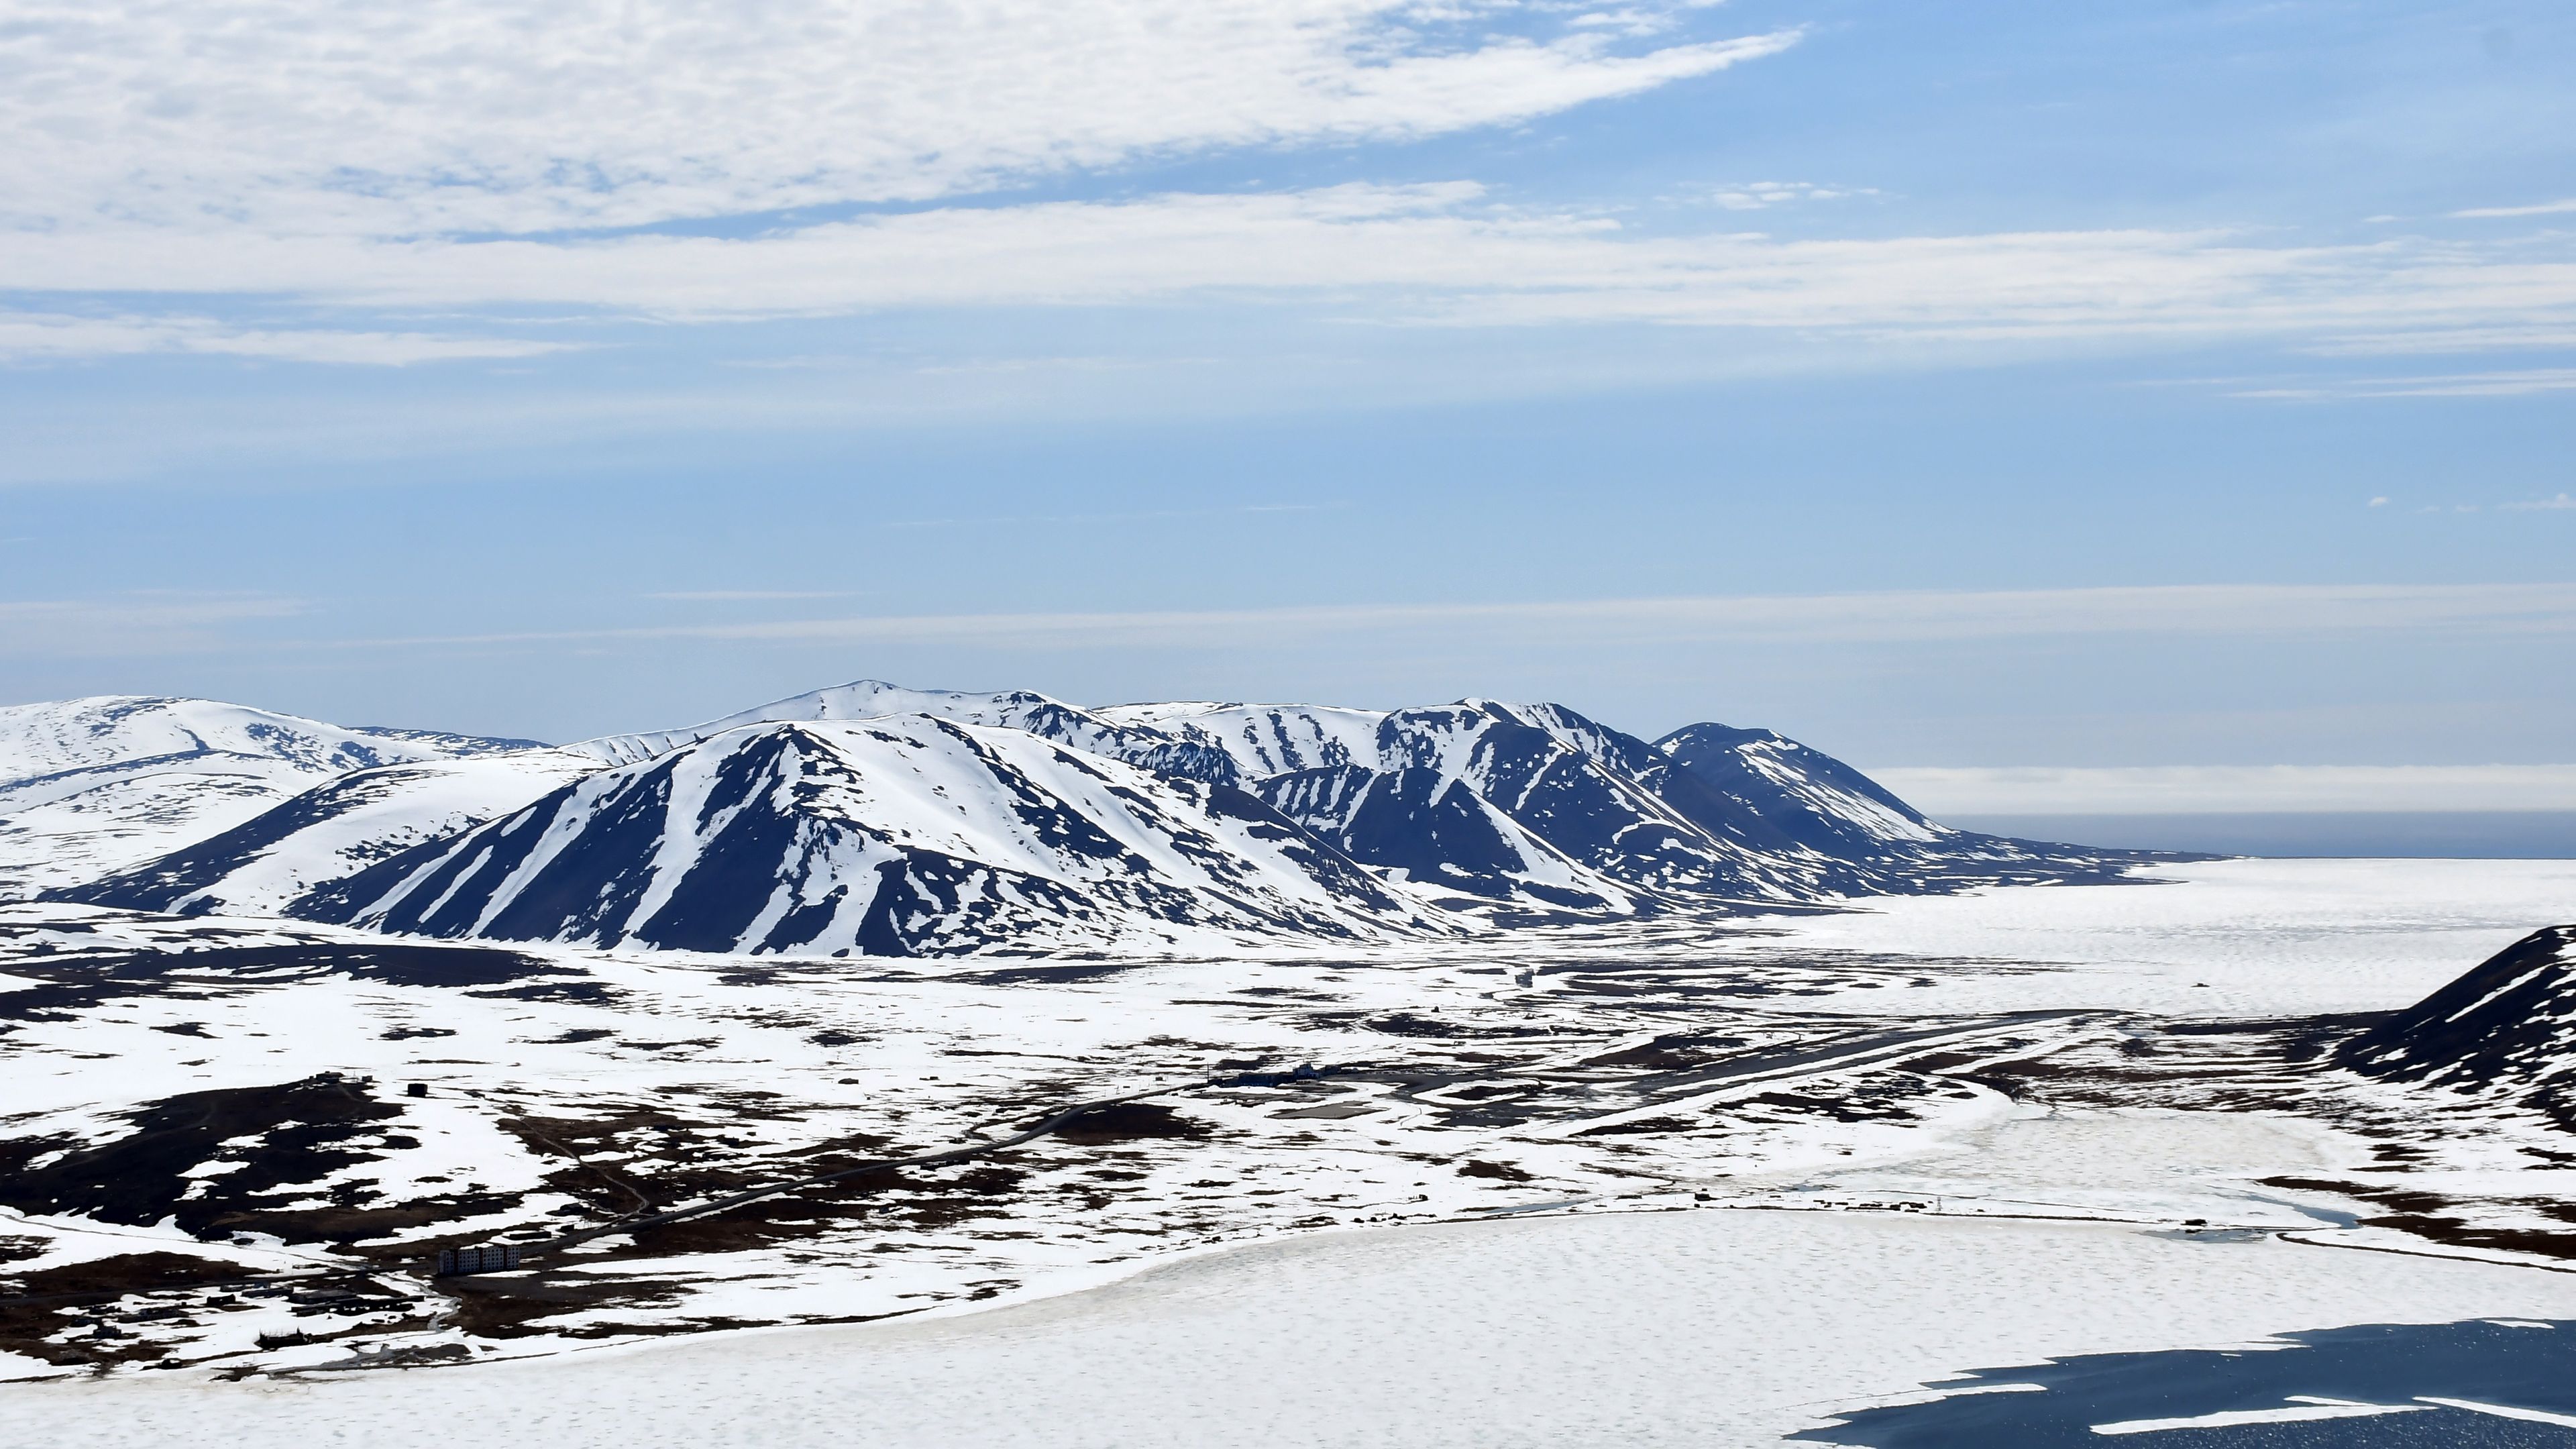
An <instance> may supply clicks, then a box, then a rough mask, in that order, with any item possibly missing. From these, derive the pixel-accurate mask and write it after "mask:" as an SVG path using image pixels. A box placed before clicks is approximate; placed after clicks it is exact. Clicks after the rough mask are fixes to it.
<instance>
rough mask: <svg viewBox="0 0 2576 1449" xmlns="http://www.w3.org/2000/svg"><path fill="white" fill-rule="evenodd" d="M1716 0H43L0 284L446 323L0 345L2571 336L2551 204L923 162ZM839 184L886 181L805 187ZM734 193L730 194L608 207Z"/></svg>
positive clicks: (1778, 45)
mask: <svg viewBox="0 0 2576 1449" xmlns="http://www.w3.org/2000/svg"><path fill="white" fill-rule="evenodd" d="M1718 14H1720V12H1718V11H1717V10H1715V9H1713V8H1712V7H1711V6H1709V5H1707V4H1706V3H1704V0H1665V3H1639V4H1631V5H1626V6H1622V7H1619V8H1617V9H1615V10H1604V11H1586V10H1582V9H1581V8H1580V7H1565V6H1559V5H1555V4H1552V3H1538V0H1060V3H1056V4H1050V5H1020V4H977V5H955V4H948V3H941V0H872V3H866V4H849V3H842V0H775V3H769V4H763V5H760V6H755V7H750V8H747V9H746V8H743V7H733V8H731V9H724V10H710V9H707V8H705V7H702V6H696V5H688V4H683V3H680V0H540V3H538V4H534V5H517V6H502V5H499V4H497V3H494V0H421V3H418V4H413V5H405V6H397V7H382V6H377V7H359V6H350V5H323V6H318V7H317V6H313V5H306V4H296V3H292V0H241V3H239V4H236V5H233V6H229V7H227V9H226V12H225V19H224V22H223V23H222V24H220V25H217V24H214V23H211V22H210V20H209V18H208V15H207V12H206V10H205V8H204V7H203V6H202V5H201V4H199V3H197V0H123V3H116V0H108V3H103V4H99V5H84V6H78V7H73V6H67V5H59V4H48V5H37V6H34V7H32V8H22V10H21V11H20V12H18V13H16V15H15V17H14V23H13V26H12V29H11V35H10V43H9V44H8V45H7V46H5V47H0V131H5V134H8V135H9V136H11V137H12V139H13V144H12V145H11V146H10V147H8V148H6V150H5V151H0V276H6V277H7V278H9V279H10V284H11V287H12V289H13V290H14V291H16V292H17V293H18V294H20V295H21V296H26V295H33V294H46V293H53V294H73V295H79V294H90V295H114V296H116V297H118V298H120V299H122V300H121V301H120V303H119V305H120V306H131V305H133V303H132V300H131V299H134V298H136V297H138V296H151V295H156V294H157V295H161V296H173V297H176V296H186V297H187V298H188V299H189V302H188V305H190V306H194V307H199V308H200V309H202V308H203V305H204V299H206V298H210V297H213V298H222V297H227V296H230V297H257V298H262V299H272V300H274V299H284V300H287V301H289V302H292V303H294V304H297V305H299V306H302V307H305V308H308V309H323V310H325V311H326V322H327V309H342V310H343V311H346V312H349V313H353V314H371V313H380V312H382V311H385V310H388V309H390V310H394V311H398V312H421V311H428V312H435V313H437V314H439V315H441V316H442V317H443V318H444V319H447V320H445V321H443V323H442V326H444V327H445V328H446V331H444V332H442V333H439V334H434V335H433V334H429V333H423V332H419V331H415V330H411V329H408V328H403V327H387V326H384V325H382V324H381V323H379V322H377V321H375V320H373V318H372V317H361V318H360V319H359V320H355V321H352V322H351V323H350V324H349V325H346V326H337V327H335V326H331V325H324V324H316V325H312V326H303V327H266V328H260V327H246V326H238V325H232V324H226V323H220V322H216V321H212V320H209V319H207V318H205V317H203V316H184V317H182V316H173V317H151V316H120V317H116V318H111V319H106V320H90V321H82V320H79V319H76V318H64V317H41V316H35V315H32V314H17V315H10V316H5V317H0V355H6V356H15V357H19V358H37V359H42V358H49V357H65V356H80V355H93V356H105V355H125V354H133V353H145V352H173V353H189V352H196V353H209V354H224V355H234V356H243V357H256V358H274V359H281V360H296V361H310V362H341V363H414V362H436V361H462V360H473V359H504V358H513V357H527V356H532V355H535V354H537V353H541V352H545V351H550V350H558V349H560V348H561V347H562V346H564V345H565V344H564V343H562V342H561V341H560V338H561V336H563V335H564V334H563V332H562V324H561V323H560V322H557V323H553V324H537V323H530V322H527V321H524V320H519V319H523V318H524V317H525V316H526V314H527V312H528V311H529V309H573V310H574V311H575V312H576V313H577V314H579V315H582V316H584V317H586V318H588V319H590V320H598V319H601V318H606V319H610V320H614V319H621V318H632V319H649V320H652V321H654V322H672V321H698V322H739V321H744V320H755V319H772V318H799V317H821V316H847V315H855V314H864V313H873V312H884V311H889V310H896V309H908V308H1014V307H1018V308H1027V307H1115V306H1121V305H1131V304H1137V303H1154V302H1164V301H1170V300H1175V299H1188V300H1193V301H1211V300H1214V301H1233V302H1239V303H1243V304H1248V305H1268V306H1282V305H1285V306H1294V307H1303V308H1307V309H1311V310H1320V311H1322V312H1324V313H1325V314H1326V315H1332V314H1333V313H1334V312H1335V309H1344V310H1347V311H1348V312H1350V313H1352V314H1356V315H1363V316H1365V317H1366V318H1368V319H1369V320H1370V321H1372V322H1378V323H1392V324H1399V325H1400V324H1413V325H1417V326H1422V325H1439V326H1495V325H1509V326H1525V327H1526V326H1564V325H1581V324H1603V323H1628V324H1654V325H1687V326H1698V327H1714V328H1751V329H1770V330H1772V331H1774V332H1780V333H1789V332H1795V333H1801V334H1815V335H1821V336H1826V337H1832V336H1837V335H1839V336H1844V337H1849V338H1854V339H1858V340H1860V341H1863V342H1876V341H1879V340H1882V339H1887V338H1904V339H1931V340H1938V341H1943V342H1948V343H1964V344H1969V345H1979V344H1993V343H2008V344H2031V343H2037V344H2042V345H2048V344H2063V343H2067V342H2070V341H2075V342H2082V341H2089V340H2094V339H2100V338H2104V337H2126V338H2131V339H2146V340H2156V339H2166V338H2210V337H2228V336H2249V335H2263V336H2278V337H2288V338H2292V339H2295V340H2297V341H2298V342H2299V343H2300V344H2301V345H2305V346H2311V347H2314V348H2316V349H2318V350H2323V351H2345V352H2399V353H2403V352H2414V351H2438V350H2445V349H2449V350H2460V349H2465V348H2473V347H2474V348H2485V347H2498V346H2542V345H2554V344H2557V343H2562V342H2564V341H2565V340H2567V339H2568V338H2570V337H2576V245H2572V244H2571V243H2570V242H2569V240H2568V239H2567V238H2565V237H2563V236H2557V235H2555V234H2552V233H2549V232H2546V231H2543V232H2541V233H2539V234H2537V235H2530V236H2490V237H2486V238H2484V239H2480V240H2473V241H2457V240H2453V241H2437V240H2432V239H2426V238H2393V239H2386V240H2382V241H2378V242H2375V243H2370V244H2345V245H2326V246H2318V245H2299V244H2296V243H2294V242H2291V241H2286V240H2284V239H2282V238H2280V237H2278V236H2273V235H2259V236H2258V235H2250V234H2238V233H2234V232H2230V231H2227V230H2223V229H2215V230H2143V229H2126V230H2052V231H1996V232H1980V233H1971V234H1963V235H1917V236H1886V235H1879V236H1874V237H1871V238H1867V239H1848V240H1835V239H1822V238H1814V237H1807V238H1801V239H1796V240H1783V239H1780V238H1777V237H1773V236H1769V235H1764V234H1760V233H1754V232H1745V231H1707V230H1700V231H1683V232H1675V231H1669V230H1662V231H1659V230H1657V229H1655V228H1654V227H1652V226H1651V225H1640V224H1639V222H1638V219H1637V218H1636V217H1634V216H1632V215H1619V214H1612V213H1606V212H1597V211H1585V210H1580V209H1569V208H1553V209H1551V208H1533V207H1529V206H1524V205H1514V204H1509V201H1508V199H1507V198H1498V197H1495V196H1493V195H1490V194H1489V193H1488V192H1487V191H1486V190H1485V189H1484V188H1483V187H1481V186H1480V185H1478V184H1477V183H1475V182H1473V181H1470V180H1455V181H1449V182H1439V183H1427V184H1414V185H1378V184H1354V185H1346V186H1334V187H1321V188H1310V189H1304V190H1288V191H1269V192H1261V191H1255V192H1251V193H1225V194H1165V195H1149V196H1144V197H1139V198H1132V199H1127V200H1120V201H1114V202H1104V201H1097V200H1090V201H1081V200H1056V201H1043V202H1036V201H1023V202H1018V203H1010V202H1008V201H1007V199H1004V201H1003V204H994V202H995V200H996V198H995V197H993V196H991V195H986V196H983V197H980V198H979V199H978V201H977V203H976V204H971V205H969V204H960V203H959V201H958V198H960V197H961V196H964V195H965V194H967V193H974V192H984V193H990V192H992V191H993V190H994V189H995V188H998V187H1008V186H1013V185H1019V184H1023V183H1026V182H1030V181H1034V180H1039V179H1044V178H1063V177H1079V176H1082V175H1085V174H1088V173H1094V172H1098V171H1100V170H1102V169H1104V168H1110V167H1114V166H1117V165H1120V164H1125V163H1132V162H1137V161H1144V160H1156V159H1167V158H1171V157H1175V156H1185V155H1191V154H1204V153H1208V152H1211V151H1215V150H1219V149H1223V148H1243V147H1266V148H1295V147H1300V146H1313V145H1319V144H1327V143H1331V144H1341V143H1351V142H1387V141H1404V140H1413V139H1419V138H1424V137H1431V136H1439V135H1446V134H1454V133H1457V132H1461V131H1466V130H1471V129H1474V128H1479V127H1489V126H1494V125H1501V124H1511V123H1517V122H1523V121H1528V120H1532V119H1536V118H1540V117H1545V116H1550V115H1555V114H1559V113H1562V112H1564V111H1567V110H1569V109H1571V108H1574V107H1577V106H1582V105H1585V104H1588V103H1592V102H1597V101H1603V100H1608V99H1613V98H1617V97H1623V96H1633V95H1637V94H1641V93H1643V92H1647V91H1651V90H1654V89H1656V88H1659V87H1663V86H1668V85H1672V84H1674V83H1676V82H1680V81H1685V80H1689V79H1692V78H1696V77H1705V76H1709V75H1712V74H1715V73H1717V72H1720V71H1724V70H1727V69H1729V68H1732V67H1736V66H1741V65H1746V64H1750V63H1756V62H1760V61H1763V60H1764V59H1766V58H1768V57H1773V56H1777V55H1780V54H1781V53H1783V52H1785V51H1788V50H1791V49H1792V48H1794V47H1797V46H1798V45H1800V44H1801V43H1802V41H1803V36H1804V32H1803V31H1802V30H1799V29H1795V28H1790V29H1778V30H1772V31H1767V32H1762V33H1757V34H1750V35H1718V36H1711V35H1709V34H1708V33H1707V24H1708V17H1710V16H1714V15H1718ZM1863 194H1867V192H1866V188H1862V187H1857V186H1851V185H1845V184H1841V183H1839V182H1837V183H1834V184H1824V183H1812V182H1760V183H1748V184H1743V185H1738V186H1732V187H1726V188H1719V189H1716V190H1712V191H1711V192H1709V193H1708V194H1707V198H1706V199H1713V201H1714V202H1715V204H1716V205H1717V206H1718V207H1720V208H1721V209H1731V210H1733V211H1736V212H1739V213H1741V214H1744V215H1745V216H1746V217H1747V218H1748V219H1749V218H1750V217H1751V216H1752V215H1754V214H1757V213H1760V212H1763V211H1766V210H1769V209H1772V208H1775V207H1778V206H1782V205H1785V204H1788V203H1791V202H1798V201H1820V200H1829V199H1834V198H1840V197H1849V196H1857V195H1863ZM862 203H864V204H868V205H871V206H892V207H898V208H905V209H900V210H896V211H893V212H891V213H889V214H872V215H863V216H857V217H848V216H842V217H839V218H837V219H832V218H827V219H823V220H819V221H816V220H810V219H809V218H810V216H811V213H812V212H813V210H814V209H819V208H831V207H843V208H846V207H848V206H851V205H853V204H862ZM2557 209H2559V208H2558V206H2557V205H2556V204H2554V203H2553V204H2548V205H2539V206H2521V207H2496V208H2486V209H2481V210H2478V211H2474V212H2469V213H2463V215H2470V216H2480V217H2499V218H2512V217H2523V216H2528V217H2538V216H2543V215H2546V214H2549V213H2552V212H2554V211H2556V210H2557ZM726 219H731V220H732V221H733V222H734V223H736V224H737V225H736V226H735V228H734V229H735V230H737V231H738V232H739V233H740V234H738V235H705V234H687V235H682V234H671V233H668V232H641V233H639V232H636V231H633V230H632V229H634V228H644V227H654V226H659V225H662V224H665V223H672V222H680V221H688V222H717V221H724V220H726ZM699 230H700V231H703V230H705V228H700V229H699ZM69 310H79V309H69ZM459 319H463V320H459ZM466 334H480V335H466ZM1865 351H1866V349H1860V348H1855V349H1854V353H1855V355H1860V354H1862V353H1864V352H1865ZM1870 355H1872V356H1874V357H1884V356H1886V355H1888V354H1870Z"/></svg>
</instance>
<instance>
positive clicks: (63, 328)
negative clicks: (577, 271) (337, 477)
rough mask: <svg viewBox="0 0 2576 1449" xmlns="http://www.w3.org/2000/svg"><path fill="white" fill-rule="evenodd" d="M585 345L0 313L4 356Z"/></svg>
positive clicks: (517, 354)
mask: <svg viewBox="0 0 2576 1449" xmlns="http://www.w3.org/2000/svg"><path fill="white" fill-rule="evenodd" d="M580 345H581V344H578V343H571V342H560V341H548V340H543V339H533V338H521V337H488V336H456V335H439V334H435V333H423V332H382V331H362V330H349V329H342V328H321V327H284V328H278V327H265V328H263V327H243V326H238V325H234V324H230V323H226V322H222V321H219V320H217V319H214V318H210V317H136V316H122V317H80V316H67V315H63V314H59V313H41V312H0V357H16V358H22V359H42V358H50V357H126V356H138V355H142V354H146V353H184V354H194V355H198V356H211V357H242V358H258V359H265V360H269V361H277V362H321V363H341V364H351V363H354V364H365V365H371V366H385V367H403V366H409V365H411V364H413V363H421V362H459V361H467V360H478V359H479V360H486V361H491V360H501V359H508V358H521V357H540V356H543V355H545V354H547V353H553V352H567V351H572V350H574V349H576V348H577V347H579V346H580Z"/></svg>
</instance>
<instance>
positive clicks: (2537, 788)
mask: <svg viewBox="0 0 2576 1449" xmlns="http://www.w3.org/2000/svg"><path fill="white" fill-rule="evenodd" d="M1870 773H1871V775H1872V777H1873V778H1875V779H1877V780H1878V781H1879V782H1880V783H1882V784H1884V785H1886V786H1887V787H1888V788H1889V789H1891V790H1894V791H1895V792H1896V793H1897V794H1899V795H1901V796H1903V797H1904V798H1905V799H1906V800H1908V801H1910V802H1911V803H1912V804H1913V805H1914V806H1915V807H1916V808H1917V809H1920V810H1924V811H1927V812H1929V813H1930V814H1932V815H1934V816H1940V815H1945V814H1946V815H1979V814H1992V815H2189V814H2202V813H2245V812H2253V813H2262V812H2272V811H2280V812H2306V811H2319V812H2344V811H2365V810H2367V811H2382V810H2385V811H2421V810H2576V765H2155V766H2115V767H2101V768H2056V767H2047V766H2036V767H2028V766H2026V767H2006V768H1942V767H1934V768H1900V769H1876V770H1872V771H1871V772H1870Z"/></svg>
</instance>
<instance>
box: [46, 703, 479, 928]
mask: <svg viewBox="0 0 2576 1449" xmlns="http://www.w3.org/2000/svg"><path fill="white" fill-rule="evenodd" d="M527 744H528V742H527V741H524V740H492V739H483V738H479V737H476V736H471V735H450V734H439V733H434V732H431V731H425V730H393V729H347V728H343V727H341V726H339V725H332V724H324V723H323V722H321V721H319V720H309V719H301V718H298V717H296V716H294V715H285V714H275V713H272V712H270V711H267V710H260V709H249V708H245V707H244V706H241V705H233V704H220V703H216V702H214V701H211V700H198V699H163V698H155V697H149V696H139V695H107V696H100V697H97V698H91V699H75V700H63V701H58V702H54V703H49V704H29V705H16V706H12V707H9V708H5V709H0V899H9V898H16V897H23V896H28V895H33V894H35V893H36V892H38V891H41V890H44V889H47V888H49V887H57V886H69V885H74V884H78V883H81V882H84V881H88V880H93V879H96V878H97V877H99V876H101V875H104V874H108V873H112V872H115V871H119V870H123V869H126V868H128V867H130V866H133V865H136V864H140V863H142V862H144V861H147V860H151V859H153V858H155V857H158V856H160V855H163V854H166V853H167V852H169V851H171V850H174V849H179V848H184V847H186V846H188V845H192V844H195V843H197V842H198V841H201V840H204V839H206V838H207V837H209V836H213V835H216V834H220V833H221V832H223V831H226V830H229V829H231V828H233V827H234V826H237V825H239V824H241V823H243V822H244V821H246V820H249V819H250V818H251V817H253V816H255V815H258V814H260V813H261V812H262V811H264V810H266V809H268V808H269V807H270V806H272V805H275V804H277V803H278V802H279V801H282V800H284V799H286V798H288V797H289V796H292V795H296V794H299V793H301V792H303V791H304V790H306V789H309V788H311V787H312V786H313V785H315V784H317V783H319V782H321V781H324V780H328V779H331V778H334V777H336V776H339V775H342V774H346V773H348V772H349V771H352V770H362V769H369V768H373V767H376V766H380V765H391V764H401V763H418V762H423V761H431V760H445V759H454V758H463V757H469V756H476V755H483V754H489V753H492V752H495V751H502V750H512V749H518V748H523V747H525V746H526V745H527Z"/></svg>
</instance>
